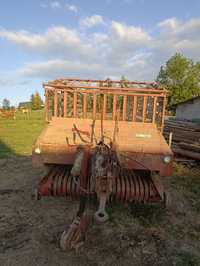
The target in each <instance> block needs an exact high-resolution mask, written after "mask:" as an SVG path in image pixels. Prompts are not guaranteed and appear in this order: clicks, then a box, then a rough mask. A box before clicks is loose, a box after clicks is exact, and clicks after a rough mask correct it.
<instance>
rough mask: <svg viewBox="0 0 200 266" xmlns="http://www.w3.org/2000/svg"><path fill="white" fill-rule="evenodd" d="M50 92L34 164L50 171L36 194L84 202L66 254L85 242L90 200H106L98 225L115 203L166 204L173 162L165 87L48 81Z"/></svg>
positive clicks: (64, 240)
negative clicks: (109, 204) (167, 132)
mask: <svg viewBox="0 0 200 266" xmlns="http://www.w3.org/2000/svg"><path fill="white" fill-rule="evenodd" d="M44 88H45V96H46V101H45V103H46V104H45V108H46V120H47V122H48V125H47V126H46V128H45V129H44V131H43V132H42V134H41V135H40V136H39V137H38V139H37V141H36V142H35V144H34V145H33V156H32V158H33V164H34V165H36V166H37V165H41V164H45V165H50V166H51V169H50V171H49V172H48V174H47V175H46V176H45V177H44V178H43V179H42V180H41V181H40V183H39V185H38V190H37V196H38V197H39V196H68V197H71V198H74V199H79V200H80V207H79V211H78V214H77V217H78V218H76V219H75V220H74V222H73V223H72V227H71V229H70V230H69V232H64V233H63V236H62V238H61V246H62V248H63V249H65V248H66V246H69V247H72V246H74V245H75V244H74V243H77V245H78V244H80V243H78V242H77V241H78V239H83V232H82V230H80V228H82V227H83V226H82V225H81V221H82V220H84V221H85V219H83V217H84V209H85V202H86V198H87V197H97V198H98V200H99V208H98V210H97V212H96V213H95V218H96V220H97V221H99V222H104V221H106V220H107V219H108V214H107V213H106V202H108V201H123V202H133V201H140V202H146V203H147V202H162V201H163V200H164V198H165V194H164V191H163V188H162V183H161V177H165V176H169V175H171V174H172V159H173V154H172V151H171V149H170V147H169V146H168V144H167V143H166V141H165V139H164V137H163V135H162V130H163V123H164V115H165V104H166V94H167V93H166V91H165V90H164V89H161V88H158V85H157V84H154V83H144V82H141V83H139V82H128V81H125V80H121V81H111V80H104V81H100V80H79V79H61V80H56V81H52V82H48V83H46V84H44ZM74 231H75V232H76V233H75V234H74ZM74 235H75V236H76V237H74ZM74 239H76V241H75V240H74ZM74 241H75V242H74ZM72 243H73V244H72Z"/></svg>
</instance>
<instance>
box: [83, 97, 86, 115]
mask: <svg viewBox="0 0 200 266" xmlns="http://www.w3.org/2000/svg"><path fill="white" fill-rule="evenodd" d="M83 118H87V94H86V93H84V94H83Z"/></svg>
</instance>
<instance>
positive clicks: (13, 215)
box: [0, 157, 200, 266]
mask: <svg viewBox="0 0 200 266" xmlns="http://www.w3.org/2000/svg"><path fill="white" fill-rule="evenodd" d="M0 169H1V171H0V184H1V186H0V265H1V266H8V265H20V266H25V265H29V266H32V265H49V266H51V265H52V266H55V265H137V266H138V265H152V266H153V265H200V215H199V212H197V211H196V210H193V208H192V205H191V204H192V203H191V202H190V201H189V200H188V199H186V198H184V196H183V194H182V192H180V191H178V190H177V189H176V187H175V186H174V185H173V178H168V179H166V180H165V187H166V191H167V192H169V194H170V199H171V203H170V204H169V209H168V210H165V209H163V208H161V207H160V206H138V205H135V206H132V209H130V208H124V206H121V205H120V206H119V205H118V206H114V207H113V209H112V210H111V208H109V213H110V215H111V218H110V221H109V222H107V223H105V224H103V225H97V224H92V225H91V226H90V228H89V230H88V234H87V241H86V243H85V245H84V246H83V247H82V249H81V250H80V251H78V253H76V252H75V251H70V252H67V253H66V252H63V251H61V250H60V248H59V238H60V235H61V233H62V231H63V230H64V229H65V228H66V225H68V224H69V223H70V222H71V221H72V218H73V216H74V214H75V213H76V208H77V203H75V202H71V201H70V200H66V199H64V198H48V199H47V198H43V199H41V200H40V201H34V200H33V199H32V198H31V192H32V188H33V187H34V185H35V184H36V183H37V181H38V179H39V177H41V176H42V174H43V169H33V168H32V166H31V158H30V157H12V158H9V159H2V160H0Z"/></svg>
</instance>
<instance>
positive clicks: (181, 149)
mask: <svg viewBox="0 0 200 266" xmlns="http://www.w3.org/2000/svg"><path fill="white" fill-rule="evenodd" d="M170 132H172V133H173V135H172V150H173V152H174V153H175V154H177V155H180V156H183V157H188V158H191V159H194V160H198V161H200V124H197V123H192V122H186V121H179V120H166V121H165V126H164V132H163V134H164V136H165V138H166V140H167V141H168V140H169V134H170Z"/></svg>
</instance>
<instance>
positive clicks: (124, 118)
mask: <svg viewBox="0 0 200 266" xmlns="http://www.w3.org/2000/svg"><path fill="white" fill-rule="evenodd" d="M126 104H127V95H124V97H123V112H122V120H126Z"/></svg>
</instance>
